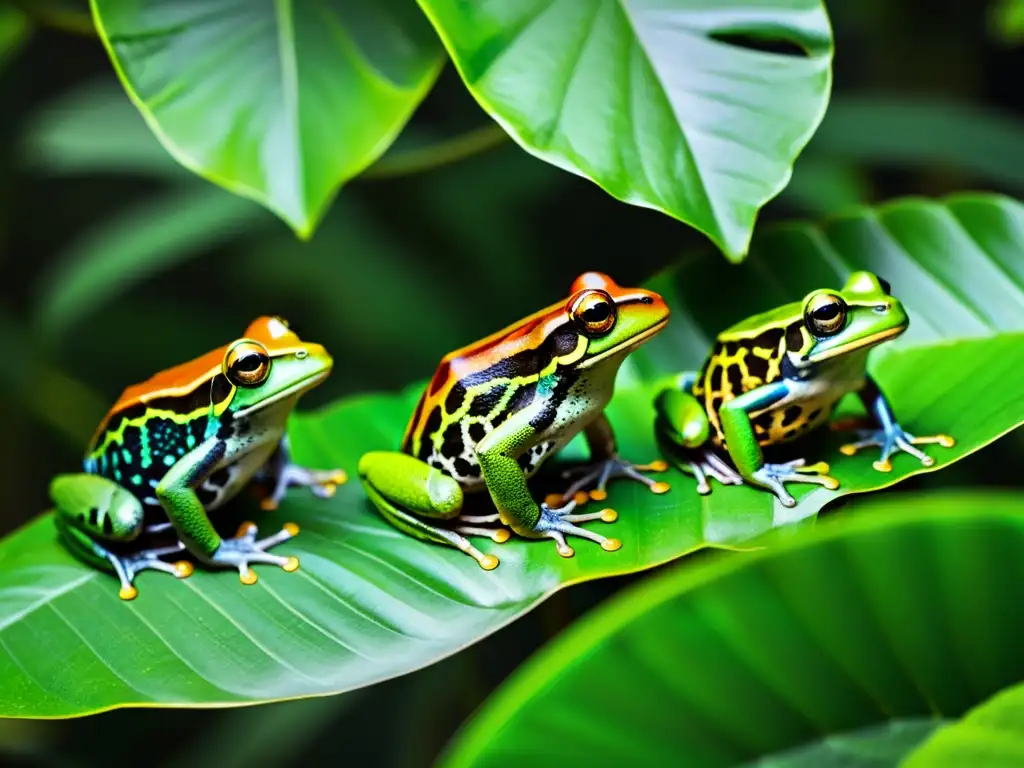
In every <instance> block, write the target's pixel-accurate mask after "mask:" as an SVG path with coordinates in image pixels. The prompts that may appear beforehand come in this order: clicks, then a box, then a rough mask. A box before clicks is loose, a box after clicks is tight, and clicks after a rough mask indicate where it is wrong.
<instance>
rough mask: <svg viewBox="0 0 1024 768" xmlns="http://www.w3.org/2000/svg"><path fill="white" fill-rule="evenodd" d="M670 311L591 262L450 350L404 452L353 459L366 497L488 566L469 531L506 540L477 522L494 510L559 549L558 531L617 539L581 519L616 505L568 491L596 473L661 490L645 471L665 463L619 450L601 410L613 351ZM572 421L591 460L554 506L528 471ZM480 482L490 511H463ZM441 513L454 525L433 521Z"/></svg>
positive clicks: (646, 335)
mask: <svg viewBox="0 0 1024 768" xmlns="http://www.w3.org/2000/svg"><path fill="white" fill-rule="evenodd" d="M668 316H669V310H668V307H667V306H666V305H665V302H664V301H663V300H662V298H661V296H659V295H658V294H656V293H652V292H651V291H645V290H642V289H639V288H622V287H620V286H619V285H617V284H616V283H615V282H614V281H613V280H612V279H611V278H610V277H608V276H607V275H603V274H600V273H597V272H588V273H586V274H583V275H581V276H580V277H578V278H577V279H576V281H575V282H574V283H573V285H572V288H571V295H570V296H569V298H568V299H567V300H566V301H562V302H559V303H557V304H554V305H552V306H550V307H547V308H546V309H542V310H541V311H539V312H537V313H535V314H533V315H530V316H529V317H527V318H526V319H525V320H522V321H520V322H519V323H516V324H515V325H512V326H510V327H508V328H505V329H504V330H501V331H498V332H497V333H495V334H493V335H491V336H488V337H487V338H486V339H483V340H482V341H479V342H477V343H476V344H472V345H470V346H468V347H465V348H463V349H459V350H457V351H455V352H452V353H451V354H449V355H447V356H446V357H445V358H444V359H443V360H442V361H441V364H440V366H439V367H438V369H437V371H436V372H435V374H434V378H433V380H432V381H431V383H430V385H429V386H428V387H427V389H426V391H425V392H424V393H423V395H422V397H421V398H420V401H419V403H418V404H417V406H416V409H415V411H414V412H413V415H412V418H411V419H410V421H409V424H408V427H407V428H406V432H405V436H404V438H403V439H402V445H401V452H385V451H376V452H372V453H368V454H366V455H364V456H363V457H362V459H361V460H360V462H359V475H360V478H361V480H362V482H363V486H364V487H365V489H366V493H367V495H368V496H369V497H370V500H371V501H372V502H373V504H374V505H375V506H376V507H377V509H378V510H379V511H380V513H381V514H382V515H383V516H384V518H385V519H387V520H388V521H389V522H391V523H392V524H393V525H394V526H396V527H397V528H399V529H400V530H402V531H405V532H406V533H408V534H410V535H412V536H416V537H418V538H420V539H423V540H426V541H430V542H434V543H437V544H444V545H448V546H452V547H456V548H457V549H459V550H461V551H463V552H465V553H466V554H468V555H470V556H471V557H473V558H474V559H475V560H476V561H477V563H478V564H479V565H480V566H481V567H482V568H484V569H486V570H490V569H492V568H495V567H497V565H498V558H496V557H495V556H494V555H485V554H483V553H482V552H480V551H479V550H478V549H477V548H476V547H474V546H473V545H472V544H471V543H470V541H469V540H468V539H467V538H466V536H472V535H478V536H490V537H491V538H492V539H493V540H494V541H497V542H499V543H501V542H503V541H506V540H507V539H508V538H509V536H510V534H509V532H508V531H507V530H506V529H504V528H497V529H493V528H492V529H488V528H482V527H480V526H481V524H488V523H497V522H499V521H500V522H501V523H503V524H505V525H507V526H509V528H511V529H512V531H513V532H515V533H516V534H518V535H520V536H523V537H526V538H530V539H540V538H549V539H553V540H554V541H555V543H556V545H557V549H558V553H559V554H560V555H562V556H563V557H571V556H572V555H573V549H572V547H571V546H569V545H568V544H567V543H566V540H565V537H566V536H577V537H580V538H585V539H590V540H591V541H594V542H597V543H598V544H600V545H601V547H602V548H603V549H605V550H608V551H613V550H616V549H618V548H619V547H620V546H621V544H620V542H619V541H618V540H617V539H612V538H606V537H604V536H602V535H600V534H597V533H594V532H592V531H588V530H586V529H584V528H581V527H580V526H579V525H578V523H582V522H586V521H590V520H603V521H605V522H612V521H614V520H615V519H616V514H615V512H614V511H613V510H603V511H600V512H592V513H586V514H573V513H574V510H575V507H576V506H577V503H578V501H577V500H576V499H574V498H573V497H574V496H575V494H577V493H583V492H584V491H585V489H587V488H588V487H593V490H592V492H591V494H590V497H591V498H595V499H600V498H603V497H604V493H605V492H604V487H605V484H606V483H607V482H608V480H609V479H610V478H613V477H619V476H622V477H628V478H631V479H634V480H637V481H640V482H643V483H645V484H647V485H648V487H650V488H651V490H653V491H654V492H656V493H663V492H665V491H667V490H668V485H667V484H665V483H659V482H655V481H653V480H651V479H650V478H647V477H645V476H644V475H643V474H642V471H644V470H660V469H665V468H666V466H665V465H664V464H660V465H655V466H647V467H644V466H637V465H633V464H631V463H629V462H627V461H623V460H622V459H620V458H619V457H618V455H617V451H616V445H615V440H614V437H613V434H612V430H611V426H610V425H609V423H608V419H607V418H606V417H605V416H604V413H603V412H604V408H605V406H606V405H607V404H608V402H609V400H610V399H611V396H612V391H613V388H614V384H615V375H616V373H617V372H618V369H619V366H620V365H621V364H622V361H623V360H625V358H626V356H627V355H628V354H629V353H630V352H631V351H632V350H633V349H635V348H636V347H638V346H639V345H640V344H643V343H644V342H645V341H647V340H648V339H650V338H652V337H653V336H654V335H655V334H656V333H658V331H660V330H661V329H662V328H663V327H664V326H665V324H666V323H667V322H668ZM581 431H582V432H583V433H584V435H585V437H586V439H587V443H588V445H589V447H590V451H591V454H592V456H593V458H594V460H595V466H593V467H590V468H588V471H586V472H585V473H584V475H583V477H581V478H580V479H579V480H578V481H577V482H576V483H574V484H573V485H572V487H571V488H570V489H569V490H568V491H567V492H566V493H565V494H563V495H561V496H560V498H559V504H558V505H554V504H551V503H549V502H551V501H553V500H552V499H548V500H546V501H545V502H544V503H541V504H538V503H537V502H536V501H534V499H533V497H532V496H531V494H530V492H529V490H528V489H527V484H526V481H527V479H529V478H530V477H532V476H533V475H534V473H536V472H537V470H538V469H539V468H540V466H541V465H542V464H543V463H544V462H545V461H546V460H547V459H548V458H550V457H551V456H553V455H555V454H556V453H557V452H558V451H559V450H561V449H562V448H563V447H564V446H565V445H566V444H567V443H568V442H569V441H570V440H571V439H572V438H573V437H575V436H576V435H577V434H578V433H579V432H581ZM485 489H486V490H487V491H488V492H489V493H490V496H491V499H492V500H493V502H494V505H495V507H496V508H497V513H496V514H491V515H477V516H467V515H463V514H462V506H463V498H464V494H465V493H467V492H477V491H483V490H485ZM435 521H436V522H435ZM444 521H448V522H449V523H451V525H449V526H445V525H440V524H437V523H441V522H444Z"/></svg>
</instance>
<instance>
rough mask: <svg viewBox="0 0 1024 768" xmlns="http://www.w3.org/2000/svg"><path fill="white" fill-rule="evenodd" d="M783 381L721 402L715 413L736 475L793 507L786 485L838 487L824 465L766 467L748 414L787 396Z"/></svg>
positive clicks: (800, 461) (800, 463)
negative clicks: (811, 484) (808, 484)
mask: <svg viewBox="0 0 1024 768" xmlns="http://www.w3.org/2000/svg"><path fill="white" fill-rule="evenodd" d="M789 387H790V385H789V384H788V383H787V382H785V381H779V382H776V383H774V384H768V385H765V386H762V387H757V388H756V389H752V390H750V391H749V392H745V393H743V394H742V395H740V396H739V397H737V398H735V399H733V400H730V401H728V402H727V403H725V404H724V405H723V406H722V407H721V408H720V409H719V411H718V417H719V419H720V420H721V424H722V432H723V434H724V436H725V444H726V450H728V452H729V457H730V458H731V459H732V461H733V464H735V465H736V469H737V470H738V471H739V473H740V475H741V476H742V477H743V479H744V480H746V481H747V482H749V483H752V484H753V485H758V486H760V487H762V488H767V489H768V490H770V491H772V492H773V493H774V494H775V495H776V496H777V497H778V499H779V501H781V502H782V504H783V505H784V506H787V507H793V506H796V499H794V498H793V496H792V495H790V493H789V491H787V490H786V486H785V484H786V483H815V484H817V485H822V486H824V487H825V488H829V489H835V488H838V487H839V481H838V480H836V479H835V478H834V477H829V476H828V475H827V474H825V473H827V472H828V465H827V464H825V463H824V462H819V463H817V464H812V465H809V466H808V465H807V464H806V462H805V461H804V459H797V460H795V461H788V462H785V463H783V464H767V463H765V460H764V454H763V453H762V452H761V446H760V445H759V444H758V441H757V436H756V435H755V433H754V427H753V425H752V424H751V423H750V414H751V413H756V412H758V411H763V410H765V409H767V408H771V407H772V406H775V405H778V404H779V403H781V402H782V401H783V400H785V399H786V398H787V397H788V396H789V395H790V389H789Z"/></svg>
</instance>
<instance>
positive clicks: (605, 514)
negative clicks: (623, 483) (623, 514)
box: [601, 509, 619, 523]
mask: <svg viewBox="0 0 1024 768" xmlns="http://www.w3.org/2000/svg"><path fill="white" fill-rule="evenodd" d="M601 519H602V520H603V521H604V522H606V523H614V522H615V521H616V520H618V519H619V513H618V512H616V511H615V510H614V509H602V510H601Z"/></svg>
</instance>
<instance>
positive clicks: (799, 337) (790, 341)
mask: <svg viewBox="0 0 1024 768" xmlns="http://www.w3.org/2000/svg"><path fill="white" fill-rule="evenodd" d="M802 329H803V323H800V322H797V323H792V324H791V325H790V326H789V327H788V328H787V329H786V349H787V350H788V351H790V352H799V351H800V350H801V349H803V346H804V335H803V331H802Z"/></svg>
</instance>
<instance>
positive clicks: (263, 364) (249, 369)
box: [224, 341, 270, 387]
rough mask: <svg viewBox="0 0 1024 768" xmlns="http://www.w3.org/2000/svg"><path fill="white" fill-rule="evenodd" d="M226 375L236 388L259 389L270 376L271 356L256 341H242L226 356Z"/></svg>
mask: <svg viewBox="0 0 1024 768" xmlns="http://www.w3.org/2000/svg"><path fill="white" fill-rule="evenodd" d="M224 375H225V376H227V377H228V381H230V382H231V383H232V384H234V385H235V386H236V387H258V386H259V385H260V384H262V383H263V382H264V381H266V380H267V377H268V376H269V375H270V355H268V354H267V350H266V348H265V347H264V346H263V345H262V344H260V343H258V342H255V341H240V342H238V343H237V344H235V345H234V346H233V347H231V349H229V350H228V353H227V354H226V355H225V356H224Z"/></svg>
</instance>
